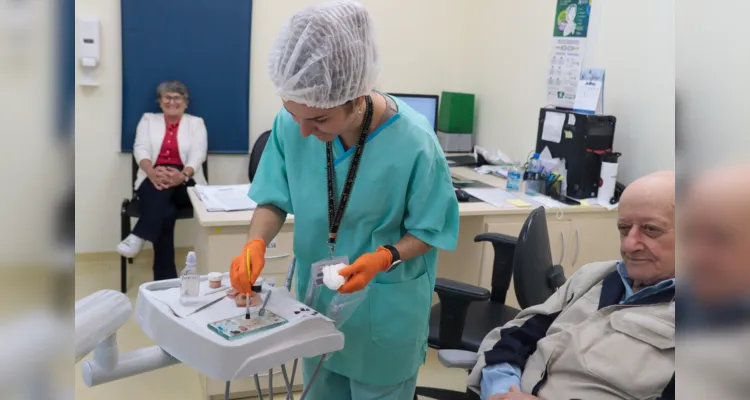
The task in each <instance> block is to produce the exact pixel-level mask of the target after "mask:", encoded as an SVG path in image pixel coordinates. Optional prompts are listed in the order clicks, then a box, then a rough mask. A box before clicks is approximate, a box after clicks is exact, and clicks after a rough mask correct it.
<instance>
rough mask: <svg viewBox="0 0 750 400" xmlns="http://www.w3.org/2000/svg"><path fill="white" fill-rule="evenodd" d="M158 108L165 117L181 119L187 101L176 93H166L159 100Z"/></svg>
mask: <svg viewBox="0 0 750 400" xmlns="http://www.w3.org/2000/svg"><path fill="white" fill-rule="evenodd" d="M159 106H160V107H161V110H162V111H163V112H164V115H166V116H167V117H176V118H179V117H182V115H183V114H185V109H186V108H187V99H185V97H184V96H183V95H181V94H179V93H176V92H166V93H164V94H162V95H161V97H160V98H159Z"/></svg>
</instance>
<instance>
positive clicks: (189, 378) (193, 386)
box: [75, 250, 466, 400]
mask: <svg viewBox="0 0 750 400" xmlns="http://www.w3.org/2000/svg"><path fill="white" fill-rule="evenodd" d="M186 253H187V251H186V250H183V251H179V250H178V254H177V259H178V260H179V259H184V258H185V254H186ZM119 262H120V261H119V258H118V257H117V256H116V255H115V254H114V253H112V254H107V255H84V256H80V257H77V259H76V288H75V295H76V299H80V298H83V297H85V296H87V295H89V294H91V293H93V292H95V291H97V290H101V289H113V290H119V287H120V263H119ZM150 262H151V261H150V255H149V254H148V253H146V252H144V254H142V255H141V256H139V257H138V259H136V261H135V263H134V264H132V265H128V281H129V284H128V287H129V290H128V296H129V297H130V299H131V301H133V303H135V298H136V296H137V291H138V286H139V285H140V284H141V283H143V282H147V281H149V280H150V279H151V270H150ZM117 339H118V343H119V347H120V351H121V352H126V351H129V350H135V349H138V348H141V347H146V346H151V345H153V343H152V342H151V340H150V339H149V338H148V337H147V336H146V335H145V334H144V333H143V332H141V330H140V328H139V327H138V325H137V324H136V323H135V321H134V320H133V319H132V318H131V320H130V321H129V322H128V323H127V324H126V325H125V326H123V327H122V328H121V329H120V330H119V331H118V335H117ZM89 357H90V356H89ZM75 369H76V371H75V377H76V382H75V388H76V395H75V398H76V400H95V399H96V400H101V399H107V400H125V399H128V400H130V399H139V400H140V399H159V400H172V399H175V400H204V399H203V397H202V394H201V393H202V390H201V384H200V382H199V380H198V374H197V372H195V371H194V370H193V369H191V368H189V367H187V366H185V365H182V364H180V365H175V366H172V367H169V368H164V369H161V370H156V371H153V372H149V373H146V374H142V375H137V376H134V377H131V378H127V379H123V380H120V381H116V382H111V383H108V384H105V385H101V386H96V387H93V388H88V387H86V385H85V384H84V383H83V380H82V378H81V364H80V363H79V364H78V365H76V366H75ZM465 379H466V373H465V372H463V371H460V370H449V369H447V368H444V367H443V366H441V365H440V363H439V362H438V361H437V354H436V352H434V351H432V350H430V353H429V354H428V360H427V363H426V365H424V366H423V367H422V369H421V370H420V373H419V385H420V386H430V387H444V388H450V389H456V390H462V389H463V388H464V387H465V385H464V381H465ZM298 396H299V394H298ZM264 398H266V399H267V398H268V397H267V396H266V397H264ZM276 398H277V399H279V398H282V396H280V395H277V396H276Z"/></svg>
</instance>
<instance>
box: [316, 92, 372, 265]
mask: <svg viewBox="0 0 750 400" xmlns="http://www.w3.org/2000/svg"><path fill="white" fill-rule="evenodd" d="M365 103H366V104H367V107H366V109H365V119H364V121H363V122H362V127H361V128H360V133H359V140H358V141H357V146H356V147H355V148H354V155H353V156H352V163H351V165H349V172H348V173H347V175H346V182H345V183H344V189H343V191H342V192H341V201H339V206H338V207H336V176H335V171H334V166H333V144H332V143H331V142H328V143H326V161H327V168H326V172H327V173H328V247H329V248H330V249H331V256H333V251H334V250H335V248H336V238H337V236H338V233H339V227H340V226H341V220H342V219H343V218H344V211H345V210H346V205H347V204H348V203H349V197H350V196H351V194H352V188H353V187H354V180H355V179H356V178H357V170H358V169H359V162H360V160H361V159H362V152H363V151H364V150H365V142H366V141H367V132H368V131H369V129H370V124H371V123H372V114H373V107H372V98H371V97H370V96H365Z"/></svg>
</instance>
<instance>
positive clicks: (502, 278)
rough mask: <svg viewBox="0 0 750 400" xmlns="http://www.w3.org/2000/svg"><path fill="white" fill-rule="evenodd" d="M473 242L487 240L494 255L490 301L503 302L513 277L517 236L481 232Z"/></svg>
mask: <svg viewBox="0 0 750 400" xmlns="http://www.w3.org/2000/svg"><path fill="white" fill-rule="evenodd" d="M474 242H477V243H479V242H489V243H490V244H492V250H493V251H494V252H495V257H494V259H493V260H492V300H491V301H492V302H493V303H500V304H505V297H506V296H507V294H508V289H510V282H511V279H512V277H513V259H514V258H515V253H516V243H518V238H515V237H513V236H509V235H503V234H501V233H483V234H481V235H477V236H476V237H475V238H474Z"/></svg>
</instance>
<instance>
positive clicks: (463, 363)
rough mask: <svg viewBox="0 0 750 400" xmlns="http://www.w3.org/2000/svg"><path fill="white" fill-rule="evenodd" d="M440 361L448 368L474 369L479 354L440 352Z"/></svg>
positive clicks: (457, 351)
mask: <svg viewBox="0 0 750 400" xmlns="http://www.w3.org/2000/svg"><path fill="white" fill-rule="evenodd" d="M438 360H439V361H440V364H443V366H444V367H447V368H461V369H468V370H470V369H473V368H474V366H475V365H477V360H479V354H477V353H475V352H473V351H466V350H438Z"/></svg>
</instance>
